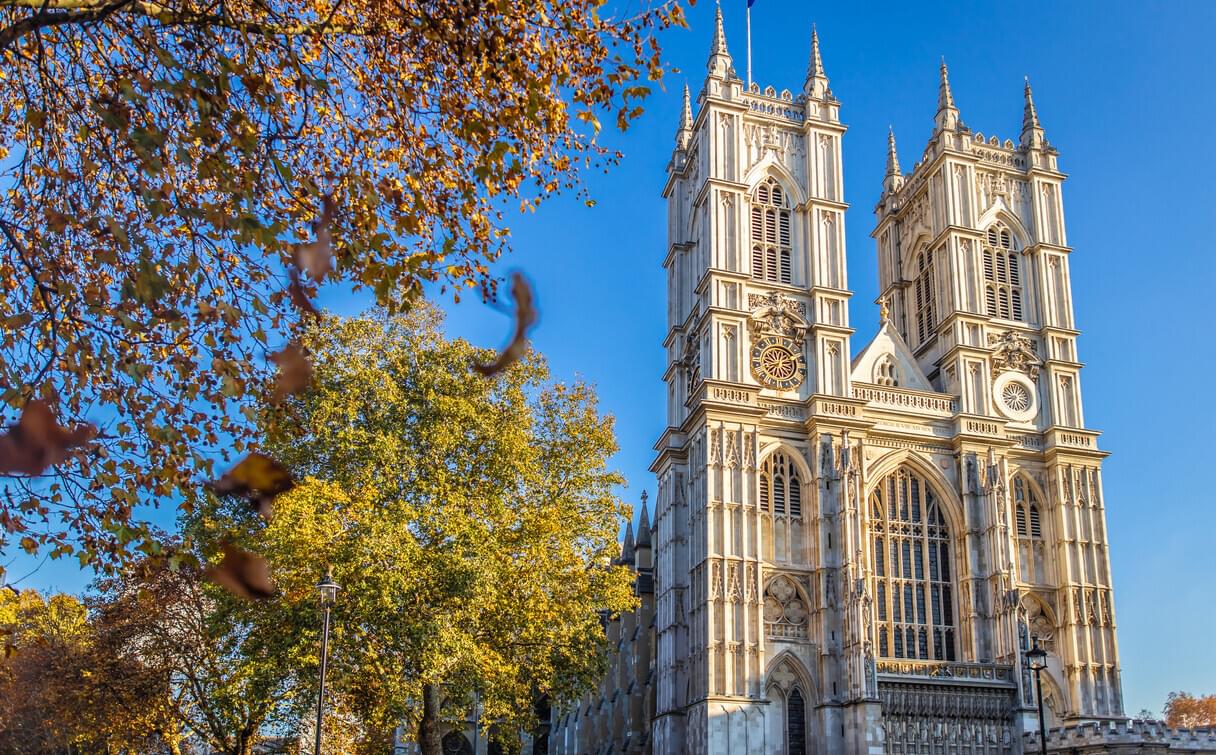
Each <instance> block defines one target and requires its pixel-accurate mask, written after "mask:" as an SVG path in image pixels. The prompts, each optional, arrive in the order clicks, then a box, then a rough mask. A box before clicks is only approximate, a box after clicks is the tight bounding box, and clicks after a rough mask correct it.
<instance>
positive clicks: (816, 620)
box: [653, 12, 876, 753]
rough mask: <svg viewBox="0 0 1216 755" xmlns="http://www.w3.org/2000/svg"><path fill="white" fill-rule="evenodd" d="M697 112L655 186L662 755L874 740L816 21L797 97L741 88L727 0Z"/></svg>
mask: <svg viewBox="0 0 1216 755" xmlns="http://www.w3.org/2000/svg"><path fill="white" fill-rule="evenodd" d="M695 105H696V108H695V115H694V108H693V103H692V102H691V101H690V98H689V97H688V95H687V93H686V95H685V106H684V115H683V119H682V121H681V124H680V128H679V130H678V131H677V134H676V146H675V151H674V153H673V155H672V159H671V163H670V165H669V168H668V179H667V183H666V186H665V188H664V196H665V197H666V199H667V202H668V208H669V212H668V218H669V240H670V245H669V248H668V250H667V256H666V259H665V261H664V267H665V268H666V270H667V280H668V301H669V309H668V326H669V329H668V335H667V340H666V342H665V346H666V348H667V354H668V368H667V372H666V374H665V380H666V383H667V395H668V425H669V429H668V431H667V432H666V433H665V434H664V435H663V437H662V438H661V439H660V441H659V443H658V445H657V449H656V450H657V451H658V457H657V459H656V461H655V464H654V467H653V469H654V471H655V473H656V474H657V476H658V479H659V495H658V499H657V504H656V515H655V516H656V519H655V521H656V526H657V538H656V548H657V550H656V567H657V568H656V574H655V605H656V623H655V631H656V647H657V657H656V671H655V673H656V680H657V684H656V709H657V710H656V720H655V722H654V729H653V731H654V740H653V747H654V752H661V753H678V752H713V753H719V752H761V751H763V752H782V751H789V752H802V751H808V750H806V748H807V747H811V749H812V750H814V751H817V752H843V751H846V750H849V751H860V750H864V749H865V747H866V738H867V737H868V736H869V734H868V733H867V732H868V731H869V730H870V729H871V728H872V727H871V726H869V725H867V723H866V722H867V721H869V720H871V719H872V718H873V716H874V715H876V707H875V706H874V704H873V701H872V699H867V698H866V696H865V695H864V694H863V693H862V689H863V687H864V683H863V676H864V666H865V659H864V643H863V642H862V637H861V634H860V632H861V624H860V623H859V620H858V619H859V614H858V606H859V603H858V601H857V600H856V599H855V597H854V595H853V588H852V585H853V583H854V581H855V580H856V579H857V578H859V577H860V575H861V571H860V569H859V566H858V564H857V562H856V557H857V553H858V548H859V547H860V546H861V544H862V539H861V535H860V530H859V529H858V527H857V522H856V521H855V520H856V513H857V512H856V495H854V496H853V498H850V497H849V495H848V494H847V491H848V490H850V489H853V490H854V492H855V491H856V484H857V479H858V478H857V475H856V464H855V463H854V461H853V457H852V455H851V454H852V447H851V446H850V445H849V444H848V441H847V440H846V439H847V437H848V432H849V431H850V430H852V429H855V428H857V427H860V425H859V420H860V415H861V412H862V408H863V407H864V402H862V401H858V400H856V399H854V398H853V397H852V387H851V382H850V365H849V361H848V355H849V337H850V336H851V334H852V330H851V329H850V327H849V321H848V300H849V296H850V292H849V291H848V283H847V280H846V277H845V248H844V244H845V242H844V213H845V209H846V205H845V204H844V202H843V196H844V191H843V183H842V179H841V170H840V166H841V139H842V137H843V136H844V132H845V128H844V126H843V125H842V124H841V123H840V117H839V113H840V103H839V102H838V101H837V100H836V98H835V97H834V96H833V95H832V91H831V89H830V88H829V86H828V77H827V75H826V73H825V70H824V65H823V61H822V58H821V55H820V51H819V40H818V36H817V35H816V34H814V33H812V36H811V51H810V56H809V64H808V68H807V73H806V77H805V79H804V82H803V85H802V88H801V91H799V92H797V93H796V94H795V93H792V92H790V91H788V90H784V91H780V92H778V91H776V90H774V89H773V88H772V87H768V88H765V89H761V88H760V87H759V86H757V85H752V87H751V88H750V91H748V90H747V89H746V88H745V85H744V83H743V82H742V81H741V80H740V79H739V77H738V76H737V75H736V73H735V70H734V67H733V64H732V59H731V56H730V53H729V51H728V49H727V46H726V39H725V35H724V34H723V31H722V24H721V14H720V12H719V16H718V19H717V27H716V30H715V34H714V39H713V44H712V47H711V50H710V55H709V60H708V74H707V77H706V79H705V83H704V86H703V87H702V89H701V91H700V92H699V93H698V95H697V97H696V102H695ZM850 517H852V518H851V519H850ZM870 698H873V695H871V696H870ZM791 713H792V717H791V715H790V714H791ZM820 742H822V743H825V744H823V745H820V744H815V743H820ZM828 743H830V744H828ZM786 747H789V748H790V749H789V750H786V749H785V748H786Z"/></svg>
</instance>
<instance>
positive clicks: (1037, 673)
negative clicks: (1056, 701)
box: [1026, 637, 1047, 755]
mask: <svg viewBox="0 0 1216 755" xmlns="http://www.w3.org/2000/svg"><path fill="white" fill-rule="evenodd" d="M1031 639H1033V640H1034V646H1033V647H1032V648H1030V650H1027V651H1026V666H1027V668H1029V669H1030V670H1031V671H1033V672H1034V689H1035V692H1036V693H1037V694H1038V698H1039V753H1040V755H1047V719H1046V718H1045V717H1044V716H1043V677H1042V674H1043V669H1045V668H1047V651H1046V650H1044V649H1043V648H1041V647H1039V638H1038V637H1033V638H1031Z"/></svg>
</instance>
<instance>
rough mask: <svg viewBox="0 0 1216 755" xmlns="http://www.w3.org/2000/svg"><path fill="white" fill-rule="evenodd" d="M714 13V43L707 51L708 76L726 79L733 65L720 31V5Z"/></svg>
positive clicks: (724, 35) (722, 32) (724, 37)
mask: <svg viewBox="0 0 1216 755" xmlns="http://www.w3.org/2000/svg"><path fill="white" fill-rule="evenodd" d="M715 13H716V14H717V15H716V18H715V19H714V43H713V46H712V47H711V48H710V51H709V75H710V76H718V77H721V78H726V77H727V76H728V75H729V73H730V71H731V68H732V67H733V65H734V64H733V61H731V58H730V50H728V49H726V32H725V31H724V30H723V29H722V6H721V5H718V8H717V10H716V11H715Z"/></svg>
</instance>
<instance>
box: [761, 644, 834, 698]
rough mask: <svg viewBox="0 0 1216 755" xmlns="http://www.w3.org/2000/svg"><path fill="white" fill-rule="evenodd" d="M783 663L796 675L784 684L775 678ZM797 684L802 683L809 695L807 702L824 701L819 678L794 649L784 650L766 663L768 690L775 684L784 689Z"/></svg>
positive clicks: (766, 685) (766, 687) (765, 677)
mask: <svg viewBox="0 0 1216 755" xmlns="http://www.w3.org/2000/svg"><path fill="white" fill-rule="evenodd" d="M782 664H785V665H786V667H787V668H788V669H789V670H790V671H791V672H792V673H793V675H794V679H793V680H786V681H785V683H784V684H783V683H782V680H780V679H777V678H774V677H775V675H776V672H777V671H778V670H779V669H781V667H782ZM795 684H799V685H801V687H802V690H803V692H804V693H806V694H807V695H808V699H807V702H808V703H809V704H811V705H819V704H820V703H821V702H822V701H821V700H820V697H819V685H818V680H817V679H816V678H815V676H814V675H813V674H812V673H811V671H810V669H808V668H807V666H806V664H804V663H803V662H802V659H800V658H799V657H798V655H797V654H796V653H795V652H794V651H792V650H782V651H781V652H779V653H777V654H776V655H774V656H773V657H772V658H770V659H769V660H768V663H767V664H766V665H765V668H764V687H765V689H766V690H767V689H768V688H769V687H772V686H774V685H776V686H779V687H782V688H784V689H792V688H793V687H794V685H795Z"/></svg>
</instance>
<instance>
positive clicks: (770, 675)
mask: <svg viewBox="0 0 1216 755" xmlns="http://www.w3.org/2000/svg"><path fill="white" fill-rule="evenodd" d="M764 696H765V697H766V698H767V699H768V701H769V704H770V705H772V706H773V707H774V708H775V710H774V711H773V715H772V718H771V721H772V728H771V729H770V732H771V733H772V736H773V744H774V745H776V746H777V749H780V750H781V751H783V752H787V753H790V755H806V753H807V752H808V749H807V747H808V745H809V744H810V743H811V742H814V741H816V740H815V732H816V729H817V727H816V721H815V717H814V716H813V715H811V711H813V710H814V709H815V708H816V707H817V706H818V705H819V704H820V697H819V688H818V685H817V684H815V681H814V678H813V677H812V676H811V674H810V673H809V671H808V670H807V668H806V666H804V665H803V663H802V661H801V660H800V659H799V658H798V657H797V656H796V655H794V654H793V653H791V652H789V651H783V652H781V653H778V654H777V655H776V656H775V657H774V658H772V659H771V660H770V661H769V663H768V666H767V669H766V671H765V687H764Z"/></svg>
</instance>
